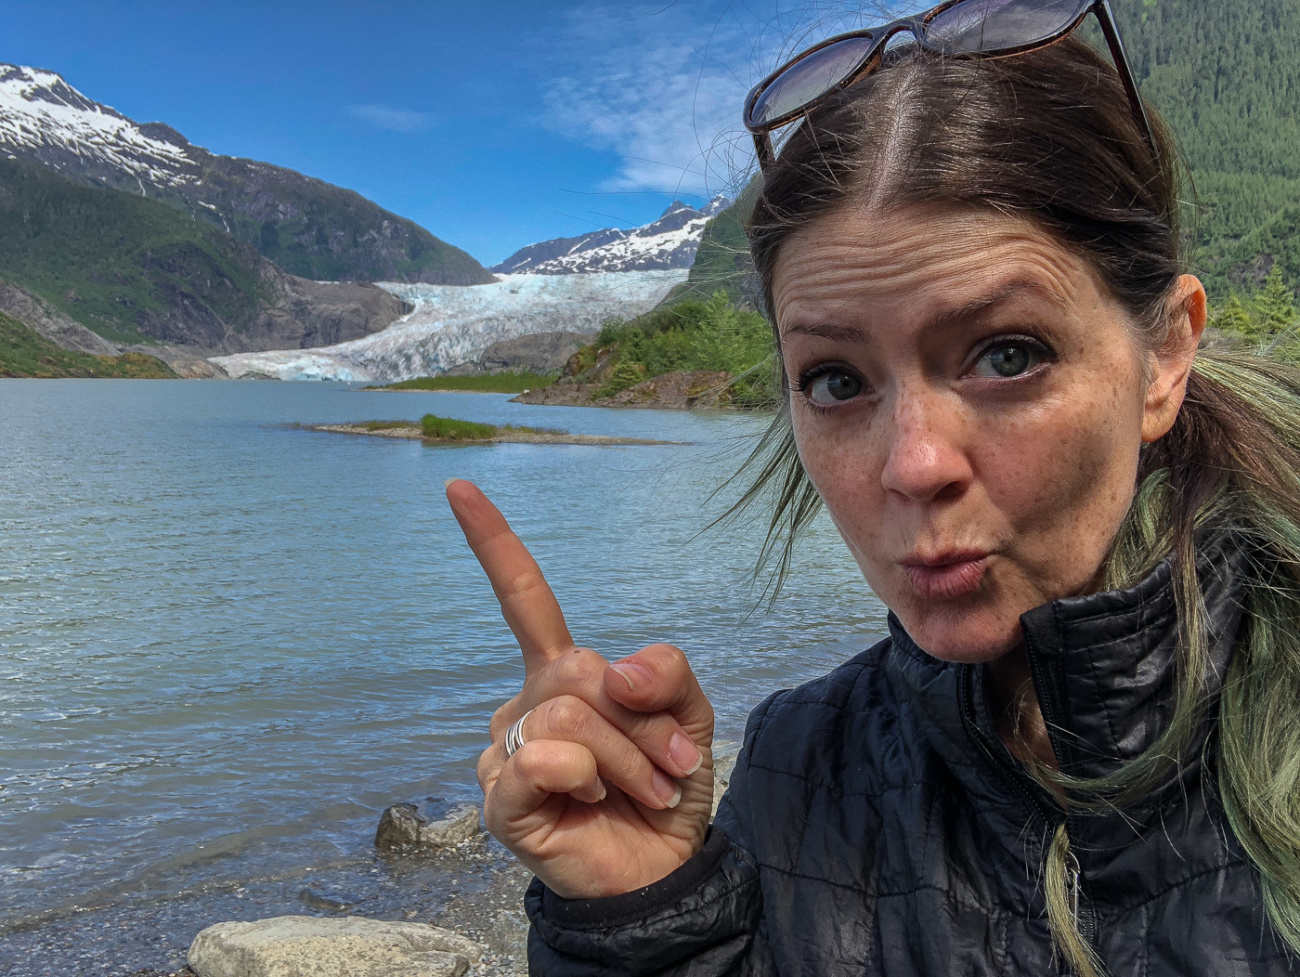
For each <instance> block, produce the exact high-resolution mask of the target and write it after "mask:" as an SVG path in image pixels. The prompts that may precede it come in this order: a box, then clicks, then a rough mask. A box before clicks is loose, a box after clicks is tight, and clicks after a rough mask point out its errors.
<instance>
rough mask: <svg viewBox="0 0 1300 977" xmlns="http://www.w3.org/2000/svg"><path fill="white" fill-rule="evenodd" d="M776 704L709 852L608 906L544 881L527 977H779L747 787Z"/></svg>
mask: <svg viewBox="0 0 1300 977" xmlns="http://www.w3.org/2000/svg"><path fill="white" fill-rule="evenodd" d="M771 702H772V699H769V700H768V701H767V702H764V703H763V705H761V706H760V707H759V708H758V709H756V710H755V711H754V713H753V714H752V715H751V716H750V718H749V724H748V728H747V729H746V731H745V744H744V746H743V747H742V748H741V751H740V755H739V756H738V757H737V759H736V767H735V770H734V771H733V772H732V776H731V784H730V787H729V789H728V791H727V794H726V796H725V797H724V798H723V800H722V804H721V806H720V807H719V809H718V816H717V819H716V820H715V822H714V824H713V826H712V827H711V828H710V829H709V835H708V838H707V840H706V841H705V844H704V847H703V848H702V849H701V850H700V851H699V852H698V853H697V854H696V855H695V856H694V857H693V858H692V859H691V860H690V861H688V862H687V863H686V864H684V865H683V866H682V867H681V868H679V869H678V870H677V871H676V872H674V873H673V874H671V875H669V876H668V877H667V878H664V879H661V880H660V881H658V882H656V883H654V884H653V885H649V886H646V887H645V888H644V889H638V890H637V891H635V892H628V893H625V894H623V895H620V896H611V897H609V898H606V899H562V898H560V897H559V896H557V895H556V894H555V893H554V892H551V891H550V890H549V889H547V888H546V887H545V886H544V885H543V884H542V883H541V882H540V881H538V880H537V879H534V880H533V884H532V885H531V886H530V887H529V889H528V893H527V895H526V896H525V898H524V906H525V908H526V910H527V912H528V916H529V918H530V919H531V920H532V924H533V927H532V931H531V932H530V933H529V937H528V962H529V972H530V973H531V974H534V975H545V977H587V975H591V977H595V975H597V974H599V975H601V977H614V975H619V977H622V975H627V977H632V975H638V977H640V975H651V974H653V975H662V977H668V975H672V977H714V975H724V974H725V975H737V977H739V975H745V977H751V975H752V977H766V975H770V974H775V970H774V969H773V968H772V966H771V961H770V958H769V957H768V954H767V941H766V939H765V938H764V934H763V930H762V923H761V920H762V894H761V891H760V888H759V877H758V865H757V863H756V861H755V859H754V856H753V854H752V850H753V849H752V841H751V837H752V832H751V830H750V825H751V824H752V820H751V817H750V811H749V809H748V807H749V805H748V796H747V795H748V792H747V790H746V789H745V788H746V779H747V776H748V768H749V759H750V756H751V754H752V751H753V748H754V743H755V741H756V740H757V738H758V733H759V730H760V729H761V727H762V723H763V717H764V715H765V714H766V711H767V707H768V706H769V705H770V704H771Z"/></svg>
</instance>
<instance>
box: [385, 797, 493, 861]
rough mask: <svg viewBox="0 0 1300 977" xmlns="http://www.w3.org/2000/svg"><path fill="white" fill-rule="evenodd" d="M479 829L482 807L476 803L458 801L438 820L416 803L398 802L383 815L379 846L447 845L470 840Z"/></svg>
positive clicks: (389, 847) (391, 847) (386, 848)
mask: <svg viewBox="0 0 1300 977" xmlns="http://www.w3.org/2000/svg"><path fill="white" fill-rule="evenodd" d="M478 830H479V810H478V808H477V807H475V806H474V805H473V804H458V805H456V806H455V807H453V808H451V809H450V810H448V811H447V812H446V813H445V814H444V815H443V816H442V817H441V818H437V819H433V818H430V817H428V816H426V815H425V814H424V813H422V812H421V810H420V809H419V808H418V807H416V806H415V805H414V804H394V805H393V806H392V807H390V808H388V810H386V811H384V813H383V814H382V815H381V816H380V818H379V828H378V830H377V831H376V832H375V847H376V848H380V849H385V850H388V849H393V848H446V847H447V846H448V845H457V844H460V843H461V842H462V841H468V840H469V839H470V838H473V837H474V836H475V835H476V834H478Z"/></svg>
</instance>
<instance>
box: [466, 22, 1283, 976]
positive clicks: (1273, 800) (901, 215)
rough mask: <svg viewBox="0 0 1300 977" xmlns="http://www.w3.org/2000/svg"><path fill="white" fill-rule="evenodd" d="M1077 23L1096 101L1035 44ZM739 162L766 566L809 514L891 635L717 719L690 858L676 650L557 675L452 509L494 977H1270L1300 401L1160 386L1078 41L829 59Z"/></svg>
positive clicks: (569, 663) (1189, 308)
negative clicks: (769, 335) (505, 669)
mask: <svg viewBox="0 0 1300 977" xmlns="http://www.w3.org/2000/svg"><path fill="white" fill-rule="evenodd" d="M1090 11H1092V12H1095V13H1096V14H1097V16H1098V17H1099V18H1100V19H1101V20H1102V26H1103V30H1104V32H1105V33H1106V36H1107V39H1108V40H1109V41H1110V42H1111V43H1110V46H1111V50H1112V53H1113V54H1114V56H1115V60H1116V61H1117V62H1118V63H1119V66H1120V67H1119V70H1118V71H1117V70H1116V67H1115V66H1114V65H1112V64H1111V63H1110V62H1109V61H1107V60H1105V59H1103V58H1101V57H1100V56H1099V55H1097V54H1095V53H1094V52H1093V51H1092V50H1091V49H1090V48H1089V47H1087V46H1086V45H1084V44H1083V43H1082V42H1079V41H1077V40H1073V39H1070V38H1068V37H1066V35H1067V34H1069V32H1070V31H1072V30H1073V29H1074V27H1076V26H1077V25H1078V23H1079V22H1080V21H1081V20H1082V19H1083V18H1084V16H1085V15H1087V14H1088V13H1089V12H1090ZM898 32H901V33H900V34H899V36H901V37H904V38H906V37H912V38H920V39H921V40H922V43H921V44H919V45H917V44H913V45H911V46H910V47H902V48H900V49H897V50H895V51H893V52H892V53H890V54H889V55H887V56H883V57H882V56H881V53H880V51H881V45H882V44H883V39H885V38H887V37H889V36H890V35H892V34H894V33H898ZM867 33H869V35H870V36H866V34H867ZM846 44H847V45H850V46H851V47H850V48H846V47H845V46H844V45H846ZM854 45H855V46H856V47H853V46H854ZM980 55H984V57H980ZM993 55H1006V56H1002V57H992V56H993ZM792 120H802V124H801V125H799V127H798V129H797V130H796V131H795V132H794V133H793V134H792V135H791V136H790V137H789V139H788V140H787V142H786V144H785V146H784V147H783V148H782V150H781V152H780V153H779V154H773V153H772V152H771V147H770V144H769V143H768V142H767V139H768V135H769V132H770V131H771V130H773V129H775V128H778V127H779V126H780V125H781V124H782V123H784V122H788V121H792ZM747 121H748V122H749V124H750V125H751V128H752V129H754V130H755V132H756V135H757V137H758V141H759V155H760V161H761V162H762V163H763V164H764V169H765V172H764V180H763V188H762V195H761V197H760V199H759V201H758V203H757V205H756V207H755V209H754V213H753V216H752V218H751V224H750V241H751V249H752V253H753V256H754V261H755V265H756V268H757V271H758V275H759V278H760V279H761V284H762V289H763V295H764V298H765V301H766V305H767V309H768V311H769V313H770V315H771V318H772V320H773V323H774V328H775V330H776V335H777V339H778V346H779V355H780V364H781V367H782V370H783V373H784V377H785V379H786V381H787V384H786V396H785V404H784V408H783V410H782V411H781V412H780V414H779V415H778V418H777V421H776V424H775V426H774V428H773V433H772V434H771V435H770V436H769V440H768V444H767V448H768V449H769V453H768V454H766V455H763V456H762V457H760V458H759V459H758V463H759V464H760V467H761V473H760V479H759V481H760V483H761V484H765V485H773V486H775V489H776V495H777V497H778V499H779V504H778V507H777V512H776V514H775V516H774V517H773V523H772V524H773V526H774V528H775V529H777V530H778V531H783V532H787V533H788V534H789V536H790V538H793V537H794V535H795V534H797V531H798V529H799V528H800V527H801V526H802V525H803V524H804V523H805V522H806V521H807V519H808V518H809V517H810V515H811V513H812V512H813V511H814V509H815V506H816V505H818V504H824V505H825V506H826V508H827V510H828V511H829V513H830V515H831V517H832V519H833V520H834V522H835V524H836V526H837V527H838V529H839V530H840V533H841V535H842V536H843V538H844V540H845V542H846V544H847V545H848V546H849V549H850V550H851V552H852V553H853V555H854V557H855V558H856V560H857V561H858V564H859V565H860V567H861V569H862V572H863V574H864V576H865V577H866V580H867V582H868V583H869V584H870V585H871V587H872V589H873V591H874V592H875V593H876V594H877V595H879V596H880V598H881V599H882V600H883V601H884V602H885V603H886V605H887V606H888V607H889V609H890V612H891V614H890V621H889V623H890V633H891V636H890V638H889V639H887V640H886V641H884V642H882V643H881V644H879V645H877V646H876V647H874V648H871V649H869V650H868V651H866V652H864V653H863V654H861V655H859V656H858V657H856V658H854V659H853V660H851V661H850V662H848V663H846V664H845V665H844V666H842V667H841V668H839V669H837V670H836V671H834V672H832V673H831V674H830V675H828V676H826V677H825V678H823V679H821V680H819V681H816V682H813V683H810V684H809V685H806V686H804V687H802V688H799V689H795V690H793V691H786V692H781V693H777V694H776V695H774V696H773V697H771V698H770V699H768V700H767V701H766V702H765V703H764V704H763V705H761V706H760V707H759V708H758V709H757V710H756V711H755V713H754V714H753V716H751V719H750V723H749V728H748V730H747V732H746V737H745V743H744V747H743V749H742V751H741V755H740V757H739V760H738V761H737V766H736V770H735V772H734V774H733V777H732V781H731V786H730V789H729V791H728V794H727V796H726V798H725V799H724V801H723V804H722V807H721V808H720V810H719V813H718V816H717V820H716V823H715V824H714V825H713V826H712V828H709V827H708V826H707V819H708V812H709V800H710V793H711V783H712V773H711V759H710V753H709V747H710V743H711V735H712V712H711V710H710V708H709V705H708V703H707V701H706V700H705V698H704V696H703V694H702V693H701V691H700V689H699V686H698V685H697V684H696V682H695V680H694V678H693V677H692V676H691V673H690V669H689V666H688V665H687V663H686V660H685V658H684V656H683V655H682V653H681V652H680V651H678V650H677V649H675V648H672V647H670V646H667V645H657V646H652V647H650V648H646V649H644V650H642V651H640V652H638V653H637V654H635V655H633V656H631V657H630V658H628V659H625V660H623V661H620V662H615V663H613V664H608V663H606V662H605V661H604V660H603V659H602V658H600V657H599V656H598V655H597V654H596V653H595V652H593V651H589V650H585V649H577V648H574V646H573V642H572V639H571V638H570V636H569V633H568V631H567V630H566V628H565V626H564V621H563V618H562V616H561V614H560V611H559V608H558V606H557V605H556V603H555V600H554V597H553V596H552V595H551V593H550V590H549V589H548V588H547V586H546V584H545V581H544V580H543V578H542V576H541V574H540V571H539V570H538V569H537V567H536V564H535V563H533V562H532V560H531V559H530V558H529V557H528V555H527V552H526V551H525V550H524V549H523V546H522V544H521V543H520V542H519V541H518V540H517V539H516V538H515V537H514V536H513V535H512V534H511V533H510V531H509V529H508V527H507V526H506V524H505V522H504V520H503V519H502V518H501V516H500V515H499V513H497V512H496V510H495V509H493V508H492V507H491V505H490V503H488V502H487V500H486V499H484V498H483V496H482V495H481V494H480V493H478V491H477V490H476V489H475V488H474V487H473V486H471V485H469V484H468V483H465V482H453V483H450V484H449V487H448V495H449V498H450V500H451V503H452V506H453V509H454V511H455V513H456V515H457V517H458V519H459V520H460V523H461V525H462V527H463V528H464V530H465V533H466V536H467V538H468V540H469V542H470V544H471V546H472V547H473V548H474V551H475V553H476V554H477V555H478V557H479V559H480V560H481V561H482V563H483V565H484V567H485V569H486V570H487V572H488V575H489V577H490V578H491V580H492V582H493V585H494V587H495V589H496V592H497V595H498V597H499V598H500V600H501V603H502V607H503V611H504V614H505V617H506V619H507V621H508V622H509V623H510V625H511V627H512V629H513V630H514V632H515V634H516V635H517V636H518V638H519V641H520V645H521V648H522V650H523V653H524V659H525V662H526V665H527V669H528V675H527V679H526V682H525V686H524V689H523V691H522V692H521V693H520V694H519V695H518V696H516V697H515V698H514V699H512V700H511V701H510V702H509V703H507V704H506V705H505V706H503V707H502V709H501V710H500V711H499V712H498V713H497V714H496V716H495V717H494V719H493V723H492V738H493V741H494V742H493V746H492V747H491V748H489V749H488V751H487V752H486V753H484V755H483V758H482V760H481V761H480V764H479V774H480V781H481V782H482V784H483V788H484V792H485V799H486V801H485V817H486V820H487V823H488V826H489V828H490V829H491V830H492V831H493V833H494V834H496V836H497V837H498V838H500V839H501V840H502V841H503V842H504V843H505V844H506V845H507V846H508V847H510V848H511V849H512V850H513V851H514V852H516V854H518V856H519V857H520V859H521V860H522V861H524V863H525V864H527V865H528V866H529V867H530V868H532V869H533V870H534V872H535V873H536V875H537V881H535V882H534V885H533V887H532V888H531V889H530V891H529V894H528V898H527V908H528V911H529V914H530V916H531V918H532V921H533V927H534V928H533V933H532V938H531V943H530V948H531V953H530V959H531V961H532V966H533V970H534V972H536V973H546V974H552V973H556V974H620V973H635V974H649V973H655V974H660V973H664V974H667V973H672V974H700V975H702V974H723V973H745V974H751V973H752V974H781V975H790V974H831V973H868V974H888V975H922V974H963V975H968V974H969V975H975V974H1051V973H1077V974H1084V975H1092V974H1102V973H1110V974H1115V975H1120V974H1144V975H1152V977H1154V975H1165V974H1170V975H1172V974H1178V975H1186V974H1281V973H1286V972H1289V969H1290V966H1291V963H1292V962H1293V961H1294V960H1295V959H1296V955H1297V954H1296V951H1297V948H1298V947H1300V790H1298V789H1297V780H1300V628H1297V623H1300V476H1298V475H1297V472H1300V454H1298V453H1297V450H1296V447H1297V445H1298V444H1300V381H1298V380H1297V377H1296V376H1295V374H1293V373H1291V372H1290V371H1287V370H1284V369H1283V368H1281V367H1278V366H1275V365H1271V364H1268V363H1265V362H1263V361H1260V360H1256V359H1253V358H1249V357H1243V356H1226V355H1222V354H1220V355H1214V356H1212V355H1209V354H1206V353H1204V352H1203V353H1201V355H1200V356H1199V358H1198V356H1197V348H1198V344H1199V340H1200V338H1201V335H1202V330H1203V328H1204V325H1205V318H1206V306H1205V293H1204V291H1203V289H1202V288H1201V285H1200V283H1199V281H1197V279H1195V278H1194V277H1192V276H1190V275H1186V274H1183V273H1182V270H1181V266H1180V257H1179V241H1180V238H1179V231H1178V226H1177V220H1176V218H1177V207H1178V200H1177V190H1178V179H1177V173H1176V170H1175V155H1174V152H1173V149H1172V145H1171V142H1170V139H1169V137H1168V136H1167V134H1166V133H1165V132H1164V131H1163V129H1161V128H1160V126H1159V125H1158V124H1156V125H1152V124H1151V122H1150V121H1149V120H1148V119H1147V117H1146V113H1145V111H1144V110H1143V107H1142V105H1141V103H1140V101H1138V100H1137V98H1136V95H1135V89H1134V88H1133V86H1132V85H1131V80H1129V79H1128V75H1127V68H1126V66H1123V63H1122V51H1121V49H1120V47H1119V42H1118V37H1117V36H1115V35H1114V30H1113V25H1112V24H1111V23H1110V22H1109V16H1108V11H1107V10H1106V8H1105V6H1104V3H1103V2H1102V0H1096V2H1095V3H1094V2H1091V0H961V2H960V3H958V4H950V5H948V6H947V7H944V8H936V10H935V11H931V12H930V13H929V14H926V15H923V17H922V18H920V19H917V20H908V21H905V22H900V23H898V24H895V25H891V26H890V27H889V28H887V29H885V30H883V31H876V32H864V33H863V34H860V35H855V36H854V37H850V38H843V39H840V40H838V41H836V43H835V44H827V45H824V46H822V47H819V48H818V49H814V51H812V52H811V53H807V54H806V55H805V56H801V57H800V58H797V59H795V61H794V62H792V63H791V64H790V65H787V66H786V67H785V68H783V69H781V70H780V71H778V72H777V73H775V74H774V75H773V76H771V77H770V78H769V79H768V80H767V81H765V82H764V84H763V85H761V86H760V87H759V89H757V90H756V93H755V94H754V95H753V96H751V100H750V103H749V106H748V115H747Z"/></svg>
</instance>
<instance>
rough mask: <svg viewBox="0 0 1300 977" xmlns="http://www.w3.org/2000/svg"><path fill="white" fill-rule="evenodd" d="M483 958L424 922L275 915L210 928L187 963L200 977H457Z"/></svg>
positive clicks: (460, 939)
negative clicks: (253, 920) (254, 920)
mask: <svg viewBox="0 0 1300 977" xmlns="http://www.w3.org/2000/svg"><path fill="white" fill-rule="evenodd" d="M482 953H483V948H482V947H480V946H479V945H478V944H477V943H474V942H473V941H471V940H467V939H465V937H463V936H460V935H458V934H456V933H453V932H451V931H450V930H444V929H439V928H438V927H436V926H429V925H427V924H425V923H397V922H388V921H385V920H379V919H361V918H359V917H352V918H348V919H316V918H314V917H311V916H277V917H274V918H272V919H259V920H257V921H256V922H252V923H236V922H230V923H217V924H216V925H215V926H209V927H208V928H207V929H205V930H203V931H202V932H201V933H199V935H198V936H196V937H195V938H194V942H193V943H192V944H191V945H190V953H189V959H188V961H187V962H188V963H189V965H190V968H191V969H192V970H193V971H194V972H195V973H196V974H198V975H199V977H459V975H460V974H463V973H465V972H466V971H467V970H468V969H469V965H470V963H471V962H476V961H477V960H478V959H479V957H481V956H482Z"/></svg>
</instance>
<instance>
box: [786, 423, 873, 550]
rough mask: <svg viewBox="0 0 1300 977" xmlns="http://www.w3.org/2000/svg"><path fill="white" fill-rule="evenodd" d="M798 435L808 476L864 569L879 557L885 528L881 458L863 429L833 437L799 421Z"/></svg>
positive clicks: (837, 432)
mask: <svg viewBox="0 0 1300 977" xmlns="http://www.w3.org/2000/svg"><path fill="white" fill-rule="evenodd" d="M794 431H795V445H796V446H797V448H798V449H799V458H800V460H801V461H802V463H803V467H804V471H805V473H807V475H808V478H809V480H810V481H811V482H812V484H813V488H815V489H816V490H817V494H818V495H820V496H821V499H822V502H824V503H825V505H826V508H827V511H828V512H829V514H830V517H831V519H832V521H833V522H834V523H835V525H836V527H837V528H838V529H839V530H840V534H841V535H843V536H844V537H845V541H846V542H847V543H848V544H849V547H850V548H851V549H852V550H853V551H854V556H855V557H856V558H857V559H858V561H859V562H860V563H861V562H862V560H863V558H867V557H870V556H871V554H873V553H876V552H879V551H880V549H881V547H880V543H879V540H880V539H881V538H882V537H881V533H882V532H883V530H884V529H885V528H886V527H885V526H884V525H883V524H882V520H881V518H880V514H881V512H882V511H883V507H884V505H885V493H884V489H883V488H882V487H881V469H882V468H883V464H884V462H883V460H882V459H881V457H880V454H879V452H878V451H877V450H876V447H875V445H874V443H873V441H872V439H871V437H870V435H869V433H868V432H865V431H863V430H862V429H856V430H852V431H851V432H850V431H836V432H828V431H826V430H824V429H819V428H817V427H815V426H814V425H812V424H807V423H805V424H802V425H801V424H800V423H799V421H798V420H797V419H796V421H795V425H794Z"/></svg>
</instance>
